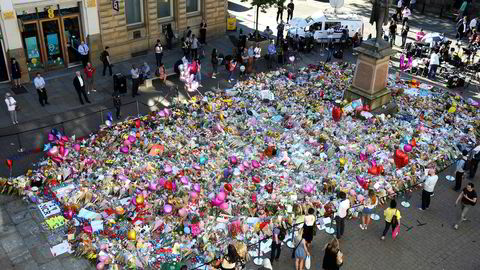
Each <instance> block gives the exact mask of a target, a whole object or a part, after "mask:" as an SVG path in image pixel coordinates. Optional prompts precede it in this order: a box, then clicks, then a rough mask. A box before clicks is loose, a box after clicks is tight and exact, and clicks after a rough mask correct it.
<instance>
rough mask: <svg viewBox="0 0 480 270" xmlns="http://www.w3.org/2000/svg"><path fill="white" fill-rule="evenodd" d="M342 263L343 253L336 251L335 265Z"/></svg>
mask: <svg viewBox="0 0 480 270" xmlns="http://www.w3.org/2000/svg"><path fill="white" fill-rule="evenodd" d="M342 264H343V253H342V251H340V250H339V251H338V252H337V266H341V265H342Z"/></svg>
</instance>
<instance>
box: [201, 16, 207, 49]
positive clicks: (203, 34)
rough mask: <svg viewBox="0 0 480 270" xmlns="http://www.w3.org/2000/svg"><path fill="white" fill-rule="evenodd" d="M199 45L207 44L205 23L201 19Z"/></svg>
mask: <svg viewBox="0 0 480 270" xmlns="http://www.w3.org/2000/svg"><path fill="white" fill-rule="evenodd" d="M200 43H201V44H207V22H206V21H205V19H202V22H201V23H200Z"/></svg>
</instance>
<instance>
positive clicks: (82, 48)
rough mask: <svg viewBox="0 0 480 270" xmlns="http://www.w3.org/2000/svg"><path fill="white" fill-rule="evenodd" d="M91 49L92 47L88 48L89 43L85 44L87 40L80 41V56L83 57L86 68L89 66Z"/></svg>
mask: <svg viewBox="0 0 480 270" xmlns="http://www.w3.org/2000/svg"><path fill="white" fill-rule="evenodd" d="M89 51H90V49H89V48H88V45H87V44H85V42H83V41H82V43H80V46H78V53H79V54H80V56H81V58H82V65H83V68H85V67H86V66H87V63H88V52H89Z"/></svg>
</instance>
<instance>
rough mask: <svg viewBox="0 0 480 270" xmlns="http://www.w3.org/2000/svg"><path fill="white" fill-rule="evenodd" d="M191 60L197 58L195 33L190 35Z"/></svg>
mask: <svg viewBox="0 0 480 270" xmlns="http://www.w3.org/2000/svg"><path fill="white" fill-rule="evenodd" d="M191 48H192V60H196V59H197V58H198V39H197V37H196V36H195V35H192V46H191Z"/></svg>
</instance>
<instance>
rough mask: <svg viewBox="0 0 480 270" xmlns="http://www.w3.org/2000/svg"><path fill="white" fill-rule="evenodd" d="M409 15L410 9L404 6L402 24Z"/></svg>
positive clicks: (406, 20)
mask: <svg viewBox="0 0 480 270" xmlns="http://www.w3.org/2000/svg"><path fill="white" fill-rule="evenodd" d="M410 15H412V12H411V11H410V9H409V8H408V7H404V8H403V11H402V25H405V23H407V22H408V19H409V18H410Z"/></svg>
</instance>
